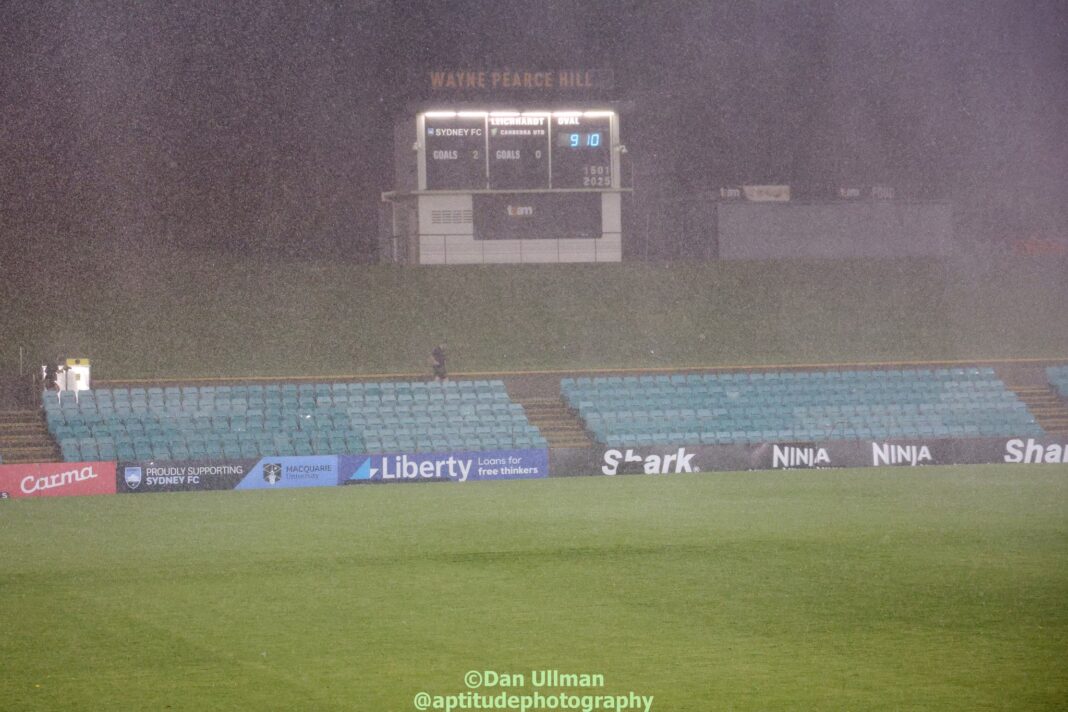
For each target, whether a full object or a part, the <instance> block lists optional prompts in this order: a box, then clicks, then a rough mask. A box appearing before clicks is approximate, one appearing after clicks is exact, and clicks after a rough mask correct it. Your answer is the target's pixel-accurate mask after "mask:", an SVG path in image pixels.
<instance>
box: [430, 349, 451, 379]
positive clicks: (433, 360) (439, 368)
mask: <svg viewBox="0 0 1068 712" xmlns="http://www.w3.org/2000/svg"><path fill="white" fill-rule="evenodd" d="M430 367H431V370H432V371H433V373H434V380H435V381H437V382H438V383H441V382H443V381H444V380H445V379H446V378H448V376H447V374H446V372H445V342H444V341H442V342H441V343H440V344H438V345H437V346H435V347H434V350H433V351H431V352H430Z"/></svg>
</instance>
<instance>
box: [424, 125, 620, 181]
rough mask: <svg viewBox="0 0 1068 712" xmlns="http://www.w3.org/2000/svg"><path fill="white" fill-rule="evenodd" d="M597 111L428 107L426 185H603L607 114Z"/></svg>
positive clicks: (607, 170) (608, 177) (608, 167)
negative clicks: (436, 109)
mask: <svg viewBox="0 0 1068 712" xmlns="http://www.w3.org/2000/svg"><path fill="white" fill-rule="evenodd" d="M613 117H614V113H612V112H608V111H597V112H589V111H588V112H549V111H545V112H427V113H425V114H424V115H423V131H424V136H425V138H424V144H423V146H424V150H425V160H426V190H443V191H463V190H502V191H516V190H547V189H554V190H606V189H611V188H613V187H614V181H613V175H612V150H613V142H612V119H613Z"/></svg>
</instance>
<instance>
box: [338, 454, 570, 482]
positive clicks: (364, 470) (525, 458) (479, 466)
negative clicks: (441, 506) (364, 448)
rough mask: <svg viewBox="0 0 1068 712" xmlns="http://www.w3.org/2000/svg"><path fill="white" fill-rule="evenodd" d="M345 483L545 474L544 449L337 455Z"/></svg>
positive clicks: (514, 476) (519, 478) (468, 478)
mask: <svg viewBox="0 0 1068 712" xmlns="http://www.w3.org/2000/svg"><path fill="white" fill-rule="evenodd" d="M340 460H341V462H340V474H341V481H342V482H343V483H345V484H367V483H388V482H473V481H486V480H526V479H537V478H542V477H548V476H549V455H548V451H547V450H495V451H489V452H451V453H426V454H390V455H349V456H342V457H341V458H340Z"/></svg>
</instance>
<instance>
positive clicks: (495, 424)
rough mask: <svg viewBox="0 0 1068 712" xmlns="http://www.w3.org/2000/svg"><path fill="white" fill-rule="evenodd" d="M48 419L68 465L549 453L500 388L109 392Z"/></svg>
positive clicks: (62, 401)
mask: <svg viewBox="0 0 1068 712" xmlns="http://www.w3.org/2000/svg"><path fill="white" fill-rule="evenodd" d="M44 409H45V413H46V417H47V422H48V427H49V430H50V431H51V433H52V434H53V436H54V437H55V439H56V441H57V442H58V443H59V446H60V450H61V452H62V457H63V459H64V460H66V461H70V462H74V461H84V460H97V459H101V460H115V459H117V460H120V461H122V460H126V461H134V460H174V461H179V460H204V459H219V458H258V457H263V456H267V455H271V456H290V455H320V454H341V453H344V454H360V453H383V452H416V451H420V452H440V451H446V450H469V451H470V450H474V451H478V450H499V449H511V448H544V447H545V446H546V443H545V440H544V439H543V438H542V437H541V435H540V433H539V432H538V430H537V428H535V427H534V426H532V425H531V424H530V422H529V421H528V420H527V417H526V414H525V413H524V411H523V408H522V406H521V405H519V404H518V403H514V402H512V401H511V400H510V398H509V397H508V393H507V391H506V390H505V388H504V383H503V381H500V380H473V381H449V382H446V383H443V384H437V383H426V382H410V381H389V382H381V383H318V384H299V385H298V384H296V383H267V384H251V385H217V386H216V385H211V386H182V387H179V386H169V387H149V388H141V387H137V388H106V389H99V390H95V391H86V392H82V393H79V394H77V397H75V394H73V393H66V394H63V395H60V394H57V393H47V394H46V395H45V402H44Z"/></svg>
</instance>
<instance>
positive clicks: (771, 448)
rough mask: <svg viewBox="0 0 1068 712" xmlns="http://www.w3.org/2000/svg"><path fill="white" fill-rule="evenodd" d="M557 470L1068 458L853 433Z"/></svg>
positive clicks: (566, 454)
mask: <svg viewBox="0 0 1068 712" xmlns="http://www.w3.org/2000/svg"><path fill="white" fill-rule="evenodd" d="M551 456H552V468H551V469H552V474H553V476H554V477H560V476H570V475H579V474H603V475H621V474H661V475H666V474H677V473H685V472H737V471H746V470H800V469H824V468H832V467H920V466H925V465H981V464H1000V463H1007V464H1055V463H1068V442H1060V441H1057V440H1056V439H1054V438H1048V437H1047V438H964V439H939V440H936V439H933V438H932V439H930V440H922V439H914V440H853V441H827V442H808V443H759V444H746V445H694V446H690V445H687V446H681V447H679V446H675V447H671V446H650V447H618V448H603V447H602V448H590V449H588V450H585V451H583V450H580V449H568V450H562V451H560V452H557V451H553V452H552V455H551Z"/></svg>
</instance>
